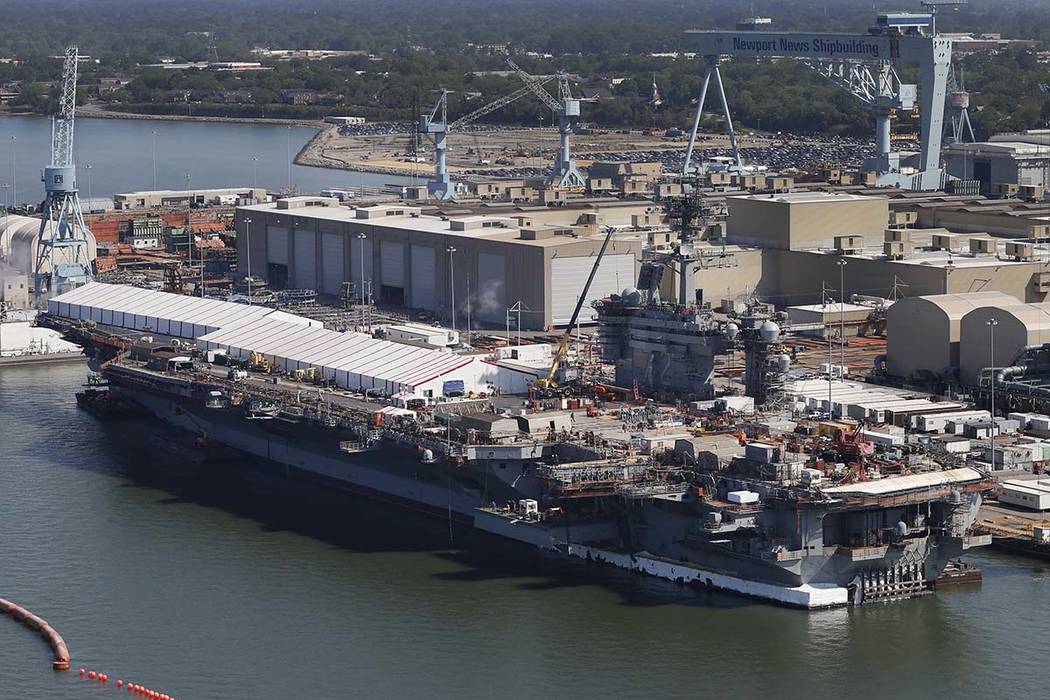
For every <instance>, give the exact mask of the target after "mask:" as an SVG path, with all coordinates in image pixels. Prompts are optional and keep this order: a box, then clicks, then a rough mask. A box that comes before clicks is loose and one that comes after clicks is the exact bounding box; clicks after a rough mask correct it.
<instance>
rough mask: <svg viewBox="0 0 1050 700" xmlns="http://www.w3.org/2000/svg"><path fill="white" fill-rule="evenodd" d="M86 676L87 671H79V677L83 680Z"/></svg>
mask: <svg viewBox="0 0 1050 700" xmlns="http://www.w3.org/2000/svg"><path fill="white" fill-rule="evenodd" d="M86 675H87V671H85V670H84V669H80V677H81V678H83V677H84V676H86Z"/></svg>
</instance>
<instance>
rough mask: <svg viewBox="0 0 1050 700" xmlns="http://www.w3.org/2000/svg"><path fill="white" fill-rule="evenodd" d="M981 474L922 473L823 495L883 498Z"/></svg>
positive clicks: (963, 471) (835, 488) (957, 471)
mask: <svg viewBox="0 0 1050 700" xmlns="http://www.w3.org/2000/svg"><path fill="white" fill-rule="evenodd" d="M981 478H982V477H981V472H979V471H977V470H976V469H974V468H972V467H960V468H959V469H947V470H945V471H940V472H924V473H921V474H909V475H907V476H894V477H889V478H887V479H877V480H875V481H865V482H861V483H859V484H844V485H842V486H831V487H829V488H826V489H824V493H830V494H836V495H843V496H854V495H856V496H883V495H885V494H888V493H895V492H902V491H914V490H915V489H923V488H931V487H934V486H944V485H946V484H958V483H962V482H965V481H978V480H980V479H981Z"/></svg>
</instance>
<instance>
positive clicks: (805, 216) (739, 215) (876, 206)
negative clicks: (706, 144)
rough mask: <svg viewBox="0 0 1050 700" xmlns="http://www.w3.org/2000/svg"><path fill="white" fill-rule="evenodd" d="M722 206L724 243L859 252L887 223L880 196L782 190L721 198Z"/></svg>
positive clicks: (878, 236) (886, 209)
mask: <svg viewBox="0 0 1050 700" xmlns="http://www.w3.org/2000/svg"><path fill="white" fill-rule="evenodd" d="M726 203H727V204H728V206H729V228H728V240H729V242H730V243H738V244H741V245H753V246H758V247H761V248H775V249H780V250H815V249H821V250H837V249H841V248H848V249H856V248H863V247H864V243H865V241H867V242H869V243H871V242H875V241H876V240H877V241H878V242H880V243H881V239H882V232H883V230H884V229H885V228H886V225H887V222H888V221H889V202H888V200H887V199H886V198H885V197H867V196H863V195H856V194H847V193H839V192H787V193H782V194H753V195H745V196H739V197H727V198H726ZM846 239H849V240H846Z"/></svg>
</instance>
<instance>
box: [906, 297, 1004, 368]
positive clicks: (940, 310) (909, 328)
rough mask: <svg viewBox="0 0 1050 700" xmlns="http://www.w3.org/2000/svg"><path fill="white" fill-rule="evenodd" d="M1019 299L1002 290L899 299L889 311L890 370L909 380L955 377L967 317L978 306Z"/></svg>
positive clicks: (994, 306)
mask: <svg viewBox="0 0 1050 700" xmlns="http://www.w3.org/2000/svg"><path fill="white" fill-rule="evenodd" d="M1018 303H1019V302H1018V300H1017V299H1016V298H1015V297H1012V296H1010V295H1009V294H1004V293H1002V292H971V293H963V294H936V295H929V296H918V297H907V298H904V299H900V300H898V301H897V302H896V303H895V304H894V305H893V306H891V307H890V308H889V311H888V312H887V328H886V371H887V372H888V373H889V374H890V375H891V376H894V377H900V378H902V379H906V380H909V379H935V378H948V377H952V376H953V375H954V374H955V372H956V371H957V369H958V367H959V361H960V360H959V358H960V348H959V339H960V335H961V331H960V325H961V322H962V319H963V317H964V316H966V314H968V313H970V312H971V311H973V310H974V309H976V308H980V307H986V306H987V307H993V308H997V307H1003V306H1015V305H1017V304H1018ZM985 332H986V333H987V328H986V329H985Z"/></svg>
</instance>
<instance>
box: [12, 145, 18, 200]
mask: <svg viewBox="0 0 1050 700" xmlns="http://www.w3.org/2000/svg"><path fill="white" fill-rule="evenodd" d="M16 141H18V137H17V136H12V137H11V205H12V206H14V205H16V204H18V159H17V157H16V156H17V154H18V151H17V149H16V148H15V146H16V145H17V144H16V143H15V142H16Z"/></svg>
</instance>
